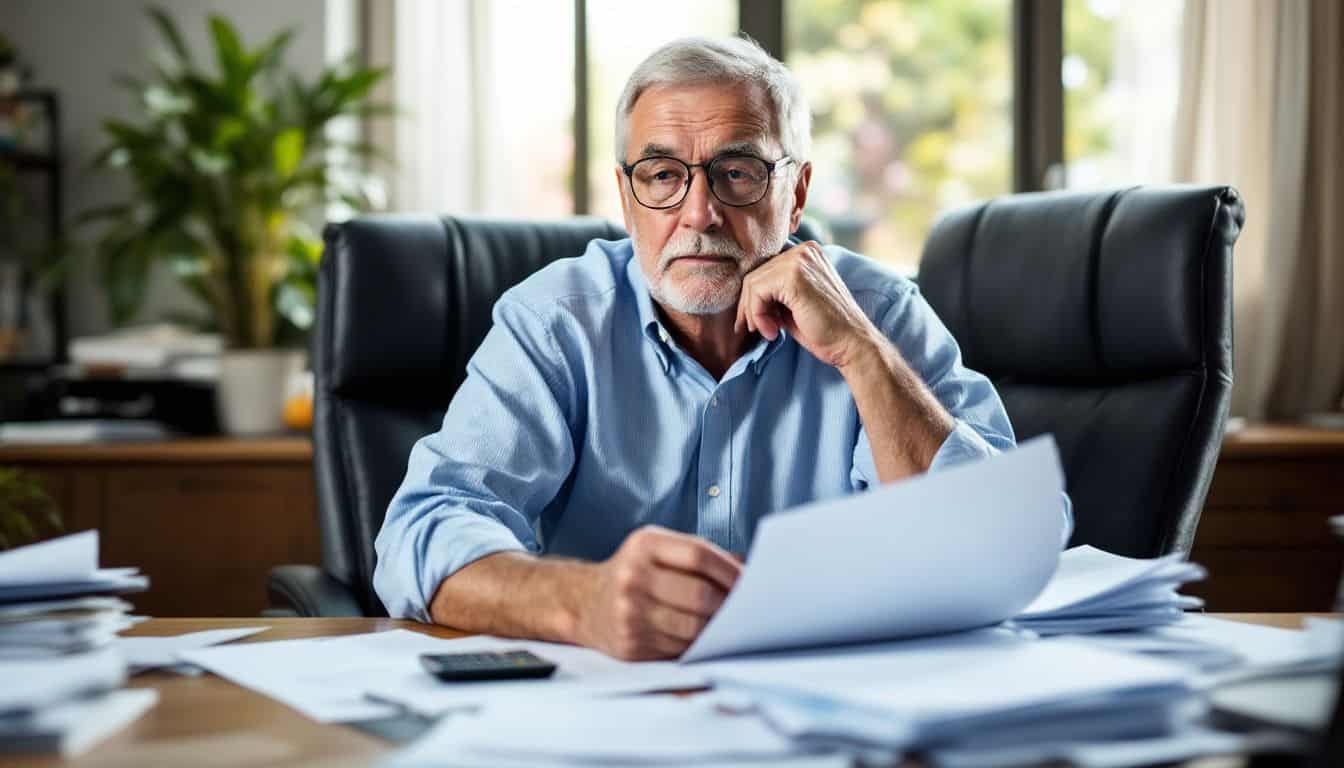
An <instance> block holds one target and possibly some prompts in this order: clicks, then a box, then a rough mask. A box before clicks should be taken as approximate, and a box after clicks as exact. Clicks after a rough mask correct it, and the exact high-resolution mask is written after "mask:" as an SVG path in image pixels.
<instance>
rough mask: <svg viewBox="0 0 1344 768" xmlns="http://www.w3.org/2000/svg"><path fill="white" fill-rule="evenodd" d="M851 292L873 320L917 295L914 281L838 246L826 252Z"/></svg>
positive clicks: (826, 247) (875, 261)
mask: <svg viewBox="0 0 1344 768" xmlns="http://www.w3.org/2000/svg"><path fill="white" fill-rule="evenodd" d="M823 250H825V252H826V256H827V257H828V258H830V260H831V264H832V265H833V266H834V267H835V271H836V273H837V274H839V275H840V279H841V280H843V281H844V283H845V286H846V287H847V288H849V292H850V293H851V294H853V295H854V298H855V299H856V300H857V301H858V302H859V304H860V306H862V307H863V308H864V309H865V310H867V311H868V312H869V314H870V316H871V315H872V314H873V313H874V312H876V313H882V312H885V311H886V309H887V308H889V307H891V306H892V305H893V304H895V303H897V302H900V301H902V300H904V299H906V298H908V297H909V296H910V295H911V294H913V293H917V292H918V290H919V289H918V287H917V286H916V285H915V281H914V280H912V279H910V278H909V277H907V276H905V275H902V274H901V273H899V272H897V271H896V270H894V269H892V268H891V267H889V266H887V265H886V264H883V263H881V262H879V261H877V260H875V259H872V258H869V257H867V256H864V255H862V254H858V253H855V252H853V251H851V250H848V249H846V248H843V247H841V246H838V245H828V246H825V247H824V249H823Z"/></svg>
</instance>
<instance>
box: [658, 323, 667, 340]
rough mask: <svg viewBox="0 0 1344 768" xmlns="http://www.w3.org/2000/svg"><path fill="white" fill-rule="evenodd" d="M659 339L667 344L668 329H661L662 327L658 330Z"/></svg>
mask: <svg viewBox="0 0 1344 768" xmlns="http://www.w3.org/2000/svg"><path fill="white" fill-rule="evenodd" d="M658 338H660V339H662V340H663V343H664V344H666V343H667V329H666V328H663V327H661V326H660V327H659V328H658Z"/></svg>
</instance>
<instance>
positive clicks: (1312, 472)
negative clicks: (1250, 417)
mask: <svg viewBox="0 0 1344 768" xmlns="http://www.w3.org/2000/svg"><path fill="white" fill-rule="evenodd" d="M1341 514H1344V432H1339V431H1328V430H1320V429H1310V428H1305V427H1276V426H1253V427H1248V428H1246V429H1244V430H1241V431H1238V432H1234V433H1232V434H1230V435H1228V437H1227V438H1226V439H1225V440H1224V441H1223V450H1222V454H1221V455H1220V456H1219V459H1218V468H1217V470H1216V471H1215V472H1214V475H1213V485H1212V487H1211V488H1210V489H1209V497H1208V500H1207V501H1206V503H1205V504H1204V514H1203V516H1202V517H1201V518H1200V522H1199V532H1198V534H1197V535H1196V536H1195V546H1194V550H1193V551H1192V552H1191V554H1190V559H1191V560H1193V561H1195V562H1197V563H1200V564H1201V565H1204V566H1205V567H1207V568H1208V569H1209V579H1208V581H1206V582H1204V583H1202V584H1199V585H1194V586H1192V587H1190V588H1189V589H1187V590H1186V591H1188V592H1190V593H1191V594H1196V595H1199V596H1200V597H1203V598H1204V599H1205V600H1206V602H1207V604H1208V605H1207V608H1208V609H1209V610H1212V611H1327V610H1332V609H1333V606H1334V604H1335V596H1336V593H1337V591H1338V589H1339V586H1340V573H1341V570H1344V542H1341V541H1340V540H1339V538H1338V537H1336V536H1335V535H1334V534H1333V533H1332V532H1331V530H1330V525H1329V519H1330V517H1331V516H1332V515H1341Z"/></svg>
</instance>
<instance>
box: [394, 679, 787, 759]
mask: <svg viewBox="0 0 1344 768" xmlns="http://www.w3.org/2000/svg"><path fill="white" fill-rule="evenodd" d="M799 751H800V749H799V747H797V746H795V745H794V744H792V743H791V742H790V741H789V740H788V739H786V738H784V737H782V736H780V735H778V734H776V733H775V732H773V731H772V730H771V729H770V728H769V727H768V726H766V725H765V724H764V723H763V722H761V721H760V720H759V719H758V718H756V717H754V716H751V715H735V714H726V713H724V712H721V711H719V710H718V709H716V708H715V707H714V706H713V704H712V703H711V702H709V701H704V700H700V699H697V698H690V699H687V698H678V697H672V696H659V697H643V698H638V699H622V700H611V699H580V700H575V701H572V702H569V703H567V704H566V705H565V706H563V707H557V706H555V705H554V704H553V703H550V702H539V703H535V704H525V703H523V702H516V703H514V704H511V705H509V706H491V707H489V708H487V709H485V710H483V711H482V712H481V713H480V714H477V715H453V716H449V717H447V718H444V720H443V721H442V722H441V723H439V724H438V725H437V726H435V727H434V728H433V729H432V730H431V731H430V732H429V733H427V734H426V735H425V736H424V737H422V738H421V739H420V740H419V741H417V742H416V743H415V744H414V745H413V746H412V747H411V748H409V749H407V750H405V751H404V752H402V753H400V754H398V755H397V756H396V757H395V758H394V759H393V760H391V761H390V762H389V763H388V764H389V765H391V766H412V765H422V764H425V765H428V764H433V765H444V764H453V765H458V764H467V765H471V764H473V762H478V763H482V764H489V765H500V764H501V761H511V760H516V761H523V760H526V761H528V762H527V763H526V764H528V765H536V764H537V763H538V761H553V762H556V763H561V764H569V765H576V764H579V765H592V764H598V763H600V764H612V763H616V764H636V765H651V764H659V763H676V764H680V765H686V764H700V763H702V762H704V761H711V760H734V761H738V760H753V759H755V760H764V759H778V758H785V757H788V756H790V755H796V754H797V753H798V752H799ZM504 764H506V765H507V764H508V763H507V762H504ZM543 764H545V763H543Z"/></svg>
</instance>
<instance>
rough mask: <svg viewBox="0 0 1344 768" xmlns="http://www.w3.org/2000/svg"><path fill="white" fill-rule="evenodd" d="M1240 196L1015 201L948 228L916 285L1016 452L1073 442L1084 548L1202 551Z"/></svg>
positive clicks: (1225, 390)
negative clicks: (983, 382) (1044, 438)
mask: <svg viewBox="0 0 1344 768" xmlns="http://www.w3.org/2000/svg"><path fill="white" fill-rule="evenodd" d="M1244 220H1245V209H1244V208H1243V206H1242V203H1241V201H1240V199H1239V197H1238V196H1237V193H1236V191H1235V190H1232V189H1229V188H1226V187H1137V188H1133V189H1126V190H1116V191H1109V192H1102V193H1083V194H1080V193H1047V194H1030V195H1013V196H1010V197H1002V198H998V199H996V200H992V201H989V202H987V203H983V204H980V205H976V206H974V207H971V208H967V209H964V210H960V211H957V212H955V213H953V214H951V215H948V216H946V217H944V218H943V219H942V220H941V221H939V222H938V224H937V225H936V226H935V227H934V230H933V232H932V233H931V234H930V236H929V240H928V243H927V245H926V246H925V249H924V257H923V259H922V261H921V264H920V271H919V284H920V289H921V290H922V291H923V293H924V295H925V297H926V298H927V299H928V300H929V303H930V304H932V305H933V308H934V309H935V310H936V311H937V312H938V315H939V317H941V318H942V320H943V322H944V323H945V324H946V325H947V327H948V328H949V329H951V331H952V334H953V335H954V336H955V337H956V339H957V341H958V342H959V343H960V344H961V349H962V354H963V356H964V358H965V360H966V363H967V365H969V366H970V367H972V368H974V369H976V370H978V371H980V372H982V373H984V374H985V375H987V376H989V377H990V378H991V379H993V381H994V384H995V386H996V387H997V388H998V391H999V394H1000V395H1001V396H1002V397H1003V400H1004V405H1005V406H1006V407H1007V409H1008V416H1009V418H1010V419H1011V421H1012V423H1013V428H1014V430H1015V431H1016V433H1017V437H1018V439H1019V440H1022V439H1026V438H1029V437H1033V436H1035V435H1039V434H1043V433H1046V432H1050V433H1053V434H1054V436H1055V439H1056V441H1058V443H1059V448H1060V453H1061V457H1062V459H1063V462H1064V474H1065V477H1066V480H1067V486H1068V491H1069V494H1070V496H1071V497H1072V499H1073V503H1074V513H1075V518H1076V522H1077V527H1076V528H1075V531H1074V535H1073V540H1072V543H1074V544H1092V545H1094V546H1097V547H1101V548H1103V549H1106V550H1109V551H1111V552H1115V553H1118V554H1122V555H1129V556H1132V557H1155V556H1157V555H1160V554H1165V553H1168V552H1174V551H1178V550H1179V551H1187V552H1188V551H1189V549H1190V546H1191V544H1192V543H1193V541H1194V537H1195V528H1196V526H1197V525H1198V523H1199V513H1200V510H1201V508H1202V507H1203V505H1204V497H1205V495H1206V494H1207V493H1208V489H1209V481H1210V480H1211V479H1212V477H1213V468H1214V463H1215V462H1216V461H1217V459H1218V449H1219V446H1220V445H1221V444H1222V436H1223V426H1224V423H1225V421H1226V418H1227V408H1228V402H1229V398H1230V396H1231V390H1232V245H1233V243H1234V242H1236V239H1237V235H1238V234H1239V233H1240V231H1241V225H1242V223H1243V221H1244Z"/></svg>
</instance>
